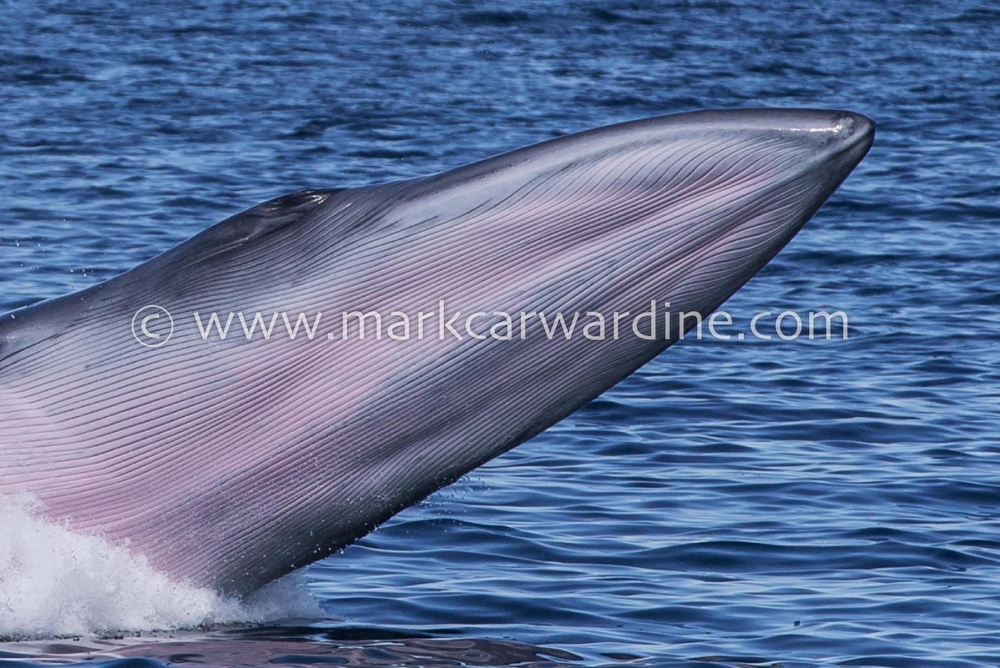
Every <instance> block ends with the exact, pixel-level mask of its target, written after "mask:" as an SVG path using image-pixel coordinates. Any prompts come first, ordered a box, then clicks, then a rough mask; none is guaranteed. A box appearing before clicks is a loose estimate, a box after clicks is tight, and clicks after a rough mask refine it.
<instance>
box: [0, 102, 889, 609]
mask: <svg viewBox="0 0 1000 668" xmlns="http://www.w3.org/2000/svg"><path fill="white" fill-rule="evenodd" d="M874 132H875V126H874V123H873V122H872V121H871V120H870V119H868V118H866V117H865V116H863V115H860V114H857V113H852V112H846V111H836V110H819V109H743V110H711V111H696V112H690V113H683V114H674V115H667V116H659V117H653V118H646V119H640V120H635V121H630V122H625V123H620V124H616V125H610V126H606V127H601V128H597V129H593V130H588V131H584V132H580V133H577V134H571V135H566V136H562V137H559V138H556V139H552V140H549V141H544V142H542V143H539V144H536V145H533V146H529V147H526V148H521V149H518V150H514V151H512V152H510V153H506V154H503V155H499V156H495V157H490V158H487V159H483V160H480V161H478V162H473V163H471V164H468V165H465V166H460V167H457V168H455V169H451V170H449V171H445V172H441V173H437V174H434V175H431V176H425V177H419V178H411V179H406V180H400V181H393V182H386V183H376V184H374V185H371V186H367V187H353V188H340V189H337V188H330V189H310V190H300V191H298V192H294V193H292V194H289V195H285V196H282V197H278V198H276V199H272V200H269V201H267V202H264V203H262V204H259V205H257V206H254V207H252V208H250V209H248V210H246V211H244V212H242V213H238V214H236V215H234V216H232V217H231V218H228V219H227V220H225V221H222V222H221V223H218V224H217V225H214V226H212V227H210V228H208V229H206V230H205V231H203V232H201V233H199V234H197V235H196V236H194V237H192V238H191V239H189V240H187V241H185V242H183V243H181V244H180V245H178V246H176V247H174V248H172V249H169V250H166V251H165V252H163V253H162V254H161V255H159V256H157V257H155V258H153V259H151V260H149V261H148V262H145V263H143V264H141V265H139V266H137V267H135V268H133V269H131V270H129V271H126V272H124V273H122V274H120V275H118V276H117V277H115V278H112V279H111V280H108V281H106V282H103V283H101V284H98V285H95V286H93V287H90V288H88V289H85V290H83V291H81V292H77V293H74V294H70V295H66V296H62V297H58V298H55V299H52V300H49V301H44V302H40V303H38V304H36V305H33V306H29V307H27V308H24V309H21V310H17V311H14V312H11V313H7V314H5V315H3V316H0V496H17V495H29V496H30V497H31V498H32V499H33V500H34V502H35V503H36V504H37V509H38V512H39V513H41V514H42V515H43V516H44V517H45V518H47V519H51V520H52V521H55V522H59V523H62V524H63V525H64V526H66V527H68V528H69V529H71V530H72V531H74V532H80V533H83V534H91V535H97V536H101V537H102V538H104V539H106V540H108V541H110V542H112V543H114V544H119V545H123V546H126V547H127V549H128V550H130V551H131V552H132V553H133V554H135V555H136V556H138V557H141V558H143V559H145V560H147V561H148V563H149V564H150V565H152V566H153V567H154V568H156V569H158V570H159V571H162V572H163V573H166V574H168V575H169V576H170V577H172V578H176V579H177V580H178V581H184V582H188V583H191V584H194V585H198V586H204V587H211V588H213V589H215V590H216V591H218V592H220V593H223V594H226V595H230V596H234V597H243V596H246V595H248V594H250V593H252V592H253V591H255V590H257V589H259V588H261V587H262V586H264V585H266V584H267V583H269V582H271V581H273V580H275V579H277V578H280V577H282V576H284V575H286V574H288V573H290V572H292V571H294V570H296V569H299V568H301V567H303V566H306V565H308V564H310V563H312V562H315V561H317V560H319V559H321V558H323V557H325V556H328V555H330V554H332V553H334V552H336V551H338V550H341V549H342V548H344V547H345V546H348V545H350V544H351V543H353V542H355V541H357V540H358V539H359V538H361V537H363V536H364V535H366V534H367V533H369V532H370V531H372V530H373V529H375V528H376V527H377V526H378V525H379V524H381V523H383V522H385V521H386V520H388V519H389V518H390V517H392V516H393V515H395V514H396V513H398V512H400V511H402V510H403V509H405V508H407V507H409V506H412V505H413V504H416V503H418V502H420V501H421V500H423V499H424V498H426V497H427V496H428V495H430V494H431V493H433V492H435V491H436V490H438V489H440V488H442V487H444V486H446V485H448V484H450V483H452V482H454V481H456V480H457V479H459V478H460V477H461V476H463V475H465V474H467V473H468V472H470V471H472V470H473V469H475V468H476V467H478V466H480V465H482V464H483V463H485V462H487V461H489V460H491V459H493V458H495V457H497V456H499V455H501V454H502V453H504V452H506V451H508V450H510V449H511V448H513V447H515V446H517V445H518V444H521V443H523V442H525V441H527V440H529V439H531V438H532V437H533V436H535V435H537V434H538V433H540V432H542V431H543V430H545V429H547V428H548V427H550V426H552V425H553V424H555V423H557V422H559V421H560V420H562V419H563V418H565V417H566V416H568V415H570V414H571V413H573V412H574V411H576V410H577V409H579V408H580V407H581V406H583V405H585V404H586V403H588V402H589V401H591V400H592V399H594V398H595V397H597V396H598V395H600V394H601V393H603V392H604V391H606V390H608V389H609V388H611V387H612V386H614V385H615V384H616V383H618V382H619V381H621V380H622V379H623V378H625V377H626V376H628V375H629V374H631V373H633V372H634V371H636V370H637V369H638V368H639V367H641V366H642V365H643V364H645V363H646V362H648V361H650V360H651V359H652V358H654V357H656V356H657V355H659V354H660V353H661V352H663V350H664V349H665V348H667V347H668V346H670V345H671V344H672V343H674V342H676V341H677V340H679V338H681V336H682V335H683V333H684V331H686V328H689V327H690V326H691V325H690V321H687V322H682V321H681V318H680V317H679V314H681V313H697V314H700V315H701V316H708V315H709V314H711V313H712V312H714V311H715V310H716V309H718V308H719V306H720V305H722V304H723V303H724V302H725V301H726V300H727V299H728V298H729V297H730V296H731V295H732V294H733V293H734V292H735V291H736V290H738V289H739V288H740V287H741V286H742V285H744V284H745V283H746V282H747V281H748V280H750V278H751V277H753V276H754V275H755V274H756V273H757V272H758V271H759V270H760V269H761V268H762V267H763V266H764V265H765V264H767V263H768V262H769V261H770V260H771V259H772V258H773V257H774V256H775V255H776V254H777V253H778V252H779V251H780V250H781V249H782V248H783V247H784V246H785V245H786V244H787V243H788V242H789V241H790V240H791V239H792V237H793V236H795V234H796V233H797V232H798V231H799V230H800V228H801V227H802V226H803V225H804V224H805V222H806V221H807V220H808V219H809V218H811V217H812V215H813V214H814V213H815V212H816V211H817V210H818V209H819V207H820V206H821V205H822V204H823V203H824V202H825V201H826V200H827V199H828V198H829V197H830V195H831V194H832V193H833V192H834V191H835V190H836V189H837V188H838V186H839V185H840V184H841V183H842V182H843V181H844V180H845V179H846V178H847V177H848V175H849V174H850V173H851V172H852V170H853V169H854V168H855V167H856V166H857V165H858V164H859V163H860V162H861V160H862V159H863V158H864V156H865V155H866V153H867V152H868V150H869V148H870V147H871V145H872V141H873V137H874ZM666 305H669V309H667V308H666ZM647 313H648V316H647V317H642V318H633V316H634V315H635V314H647ZM554 314H559V315H558V316H557V315H554ZM621 314H631V315H629V317H628V318H625V319H622V320H620V321H618V322H617V324H618V325H619V327H618V328H617V331H614V332H613V331H612V330H613V329H615V328H614V327H613V326H612V325H613V324H614V323H613V322H612V321H613V320H615V316H621ZM574 315H576V316H578V317H579V318H580V319H579V320H578V321H577V323H576V324H577V329H576V330H575V331H573V332H572V335H570V332H568V331H567V330H568V329H569V327H570V324H572V322H573V317H574ZM622 317H624V316H622ZM584 321H586V322H587V323H588V329H587V330H586V331H583V332H582V333H581V331H580V330H581V329H582V327H583V323H584ZM560 323H561V324H560ZM602 323H603V326H602ZM719 354H724V353H719Z"/></svg>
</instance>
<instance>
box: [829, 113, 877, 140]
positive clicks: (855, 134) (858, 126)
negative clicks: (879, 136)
mask: <svg viewBox="0 0 1000 668" xmlns="http://www.w3.org/2000/svg"><path fill="white" fill-rule="evenodd" d="M833 131H834V136H836V137H837V139H839V140H841V141H843V142H846V143H848V144H850V145H852V146H871V143H872V140H874V138H875V121H873V120H872V119H870V118H868V117H867V116H865V115H863V114H859V113H856V112H853V111H843V112H840V115H839V117H838V118H837V123H836V125H835V126H834V129H833Z"/></svg>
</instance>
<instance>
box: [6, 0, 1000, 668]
mask: <svg viewBox="0 0 1000 668" xmlns="http://www.w3.org/2000/svg"><path fill="white" fill-rule="evenodd" d="M0 19H2V20H0V119H2V123H0V311H5V310H7V309H12V308H15V307H19V306H23V305H27V304H31V303H34V302H36V301H38V300H41V299H45V298H50V297H55V296H58V295H61V294H64V293H67V292H69V291H73V290H78V289H81V288H85V287H87V286H91V285H94V284H95V283H97V282H99V281H102V280H105V279H108V278H111V277H113V276H115V275H117V274H119V273H120V272H122V271H124V270H126V269H128V268H130V267H132V266H134V265H135V264H137V263H139V262H142V261H144V260H146V259H149V258H150V257H152V256H154V255H155V254H157V253H159V252H162V251H164V250H166V249H168V248H170V247H171V246H172V245H174V244H176V243H178V242H180V241H182V240H183V239H185V238H187V237H189V236H191V235H192V234H194V233H196V232H198V231H200V230H202V229H203V228H205V227H207V226H208V225H210V224H212V223H214V222H217V221H219V220H221V219H223V218H224V217H226V216H228V215H231V214H233V213H236V212H238V211H240V210H242V209H245V208H247V207H248V206H250V205H252V204H255V203H257V202H260V201H262V200H265V199H268V198H270V197H273V196H276V195H280V194H283V193H286V192H290V191H293V190H297V189H300V188H304V187H331V186H345V185H360V184H367V183H372V182H377V181H382V180H387V179H395V178H401V177H408V176H415V175H421V174H427V173H431V172H435V171H439V170H442V169H446V168H449V167H454V166H457V165H460V164H462V163H465V162H469V161H472V160H474V159H478V158H483V157H486V156H489V155H491V154H495V153H498V152H502V151H505V150H509V149H513V148H516V147H518V146H521V145H525V144H529V143H533V142H536V141H540V140H544V139H547V138H550V137H554V136H558V135H561V134H565V133H568V132H573V131H577V130H582V129H585V128H589V127H594V126H599V125H605V124H608V123H613V122H617V121H623V120H628V119H633V118H638V117H643V116H650V115H658V114H664V113H671V112H679V111H688V110H693V109H701V108H711V107H725V108H741V107H757V106H785V107H808V106H816V107H833V108H846V109H850V110H854V111H858V112H861V113H864V114H866V115H868V116H871V117H872V118H874V119H875V120H876V121H877V123H878V128H879V131H878V136H877V139H876V143H875V146H874V148H873V149H872V151H871V153H870V155H869V156H868V158H867V159H866V160H865V162H864V163H863V164H862V165H861V166H860V167H859V168H858V169H857V170H856V172H855V173H854V174H853V175H852V176H851V178H850V179H849V180H848V181H847V182H846V183H845V184H844V185H843V186H842V188H841V189H840V190H839V191H838V192H837V193H836V194H835V195H834V197H833V198H832V199H831V201H830V202H829V203H828V204H827V205H826V206H824V208H823V209H822V210H821V211H820V212H819V213H818V214H817V215H816V217H815V219H814V220H813V221H812V222H811V223H810V224H809V225H807V226H806V228H805V229H804V230H803V232H802V233H801V234H800V235H799V236H798V237H797V238H796V239H795V240H794V241H793V242H792V243H791V244H790V245H789V246H788V248H787V249H786V250H785V251H784V252H783V253H782V254H781V255H780V256H779V257H778V258H777V259H776V260H774V261H773V262H772V263H771V264H770V265H769V266H768V267H767V268H765V269H764V270H763V271H762V272H761V273H760V274H759V275H758V277H756V278H755V279H754V280H753V281H751V283H750V284H749V285H747V287H746V288H745V289H743V290H742V291H741V292H739V293H738V294H737V295H736V296H735V297H733V298H732V299H731V300H730V302H729V303H728V304H727V306H726V308H727V310H728V311H729V312H731V313H733V314H734V315H736V316H738V317H740V318H746V319H749V317H750V316H751V315H753V314H754V313H756V312H758V311H771V312H773V313H775V314H777V313H780V312H781V311H784V310H793V311H796V312H798V313H803V314H804V313H807V312H808V311H810V310H823V309H825V310H838V309H839V310H843V311H845V312H847V313H848V314H849V317H850V334H849V337H848V338H847V339H846V340H830V341H827V340H813V341H809V340H805V339H798V340H795V341H787V342H786V341H783V340H781V339H779V338H777V337H775V338H773V339H772V340H770V341H764V340H758V339H755V338H753V337H747V338H745V339H744V340H742V341H738V340H730V341H718V340H701V341H698V340H686V341H684V342H682V343H680V344H678V345H676V346H674V347H672V348H671V349H670V350H668V351H667V352H666V353H664V354H663V355H662V356H660V357H659V358H658V359H656V360H655V361H653V362H652V363H650V364H649V365H647V366H646V367H645V368H643V369H642V370H641V371H640V372H638V373H637V374H635V375H634V376H632V377H631V378H629V379H628V380H627V381H625V382H624V383H622V384H621V385H619V386H618V387H616V388H615V389H613V390H611V391H609V392H608V393H607V394H606V395H604V396H603V397H602V398H600V399H598V400H596V401H594V402H593V403H592V404H590V405H589V406H587V407H586V408H584V409H582V410H580V411H579V412H578V413H577V414H575V415H574V416H573V417H571V418H570V419H568V420H566V421H564V422H563V423H561V424H560V425H558V426H557V427H555V428H553V429H550V430H549V431H548V432H546V433H544V434H542V435H541V436H539V437H538V438H535V439H534V440H533V441H531V442H529V443H527V444H525V445H523V446H521V447H519V448H518V449H516V450H515V451H513V452H511V453H510V454H508V455H506V456H504V457H501V458H500V459H498V460H496V461H494V462H492V463H491V464H489V465H488V466H486V467H484V468H483V469H480V470H478V471H476V472H475V473H474V474H472V475H471V476H469V477H468V478H466V479H463V480H462V481H460V482H459V483H457V484H456V485H454V486H452V487H450V488H448V489H446V490H443V491H442V492H440V493H438V494H436V495H434V496H433V497H431V498H430V499H429V500H428V501H426V502H424V503H423V504H421V505H419V506H417V507H414V508H411V509H409V510H407V511H405V512H403V513H402V514H400V515H399V516H397V517H396V518H395V519H394V520H392V521H391V522H390V523H388V524H387V525H385V526H384V527H382V528H381V529H380V530H379V531H378V532H376V533H374V534H372V535H370V536H368V537H367V538H365V539H364V540H362V541H361V542H360V543H359V544H357V545H355V546H353V547H351V548H349V549H347V550H345V551H344V552H343V553H341V554H338V555H335V556H333V557H331V558H329V559H327V560H325V561H323V562H321V563H319V564H317V565H315V566H313V567H311V568H310V569H309V571H308V579H309V585H308V586H309V588H310V589H311V591H312V592H313V593H314V594H315V596H316V597H317V598H318V599H319V600H320V602H321V604H322V606H323V608H324V610H325V611H326V612H327V613H328V621H325V622H315V623H311V624H309V625H308V626H305V627H296V626H287V627H283V628H282V627H277V628H269V629H249V630H230V631H219V632H217V637H216V638H215V644H214V645H212V647H213V648H214V649H213V650H212V652H210V651H208V650H207V649H206V647H204V646H201V647H199V646H198V645H197V644H195V645H194V646H193V647H191V648H188V650H187V651H186V652H180V651H178V652H175V653H174V654H173V655H170V656H154V657H153V658H146V659H121V660H120V661H111V662H110V665H112V666H116V668H122V667H124V666H129V665H133V664H135V665H137V666H154V665H163V664H165V663H168V662H171V663H191V662H198V661H201V662H205V663H214V664H217V665H254V664H258V665H263V664H264V663H266V662H268V661H270V662H271V663H275V664H292V663H299V664H314V663H330V664H333V665H378V666H391V665H400V666H404V665H405V666H417V665H421V666H430V665H435V666H438V665H440V666H459V665H473V666H515V665H516V666H529V665H535V666H542V665H546V666H548V665H563V664H568V665H582V666H598V665H643V666H668V665H689V664H690V665H728V666H733V665H754V666H756V665H777V664H780V665H784V666H799V665H816V664H823V665H855V666H956V667H958V666H996V665H998V664H1000V439H998V422H1000V401H998V387H1000V373H998V368H1000V347H998V343H997V337H998V335H1000V315H998V312H997V308H998V306H1000V241H998V223H1000V47H998V44H1000V10H998V9H997V8H996V7H995V6H994V5H993V4H992V3H988V2H974V1H972V0H951V1H949V2H918V1H916V0H904V1H901V2H896V3H892V4H887V5H883V3H874V2H869V3H859V2H851V1H848V0H824V1H823V2H805V1H800V2H772V3H750V2H745V3H743V2H726V1H711V0H687V1H681V0H677V1H673V2H632V1H623V0H612V1H608V2H594V1H589V0H584V1H581V2H551V3H542V2H533V1H530V0H508V1H504V2H492V3H474V2H446V1H443V0H434V1H432V2H413V1H412V0H393V1H392V2H386V1H384V0H373V1H371V2H367V3H359V4H352V3H310V2H305V1H304V0H287V1H282V2H273V1H264V0H243V1H240V2H235V1H233V2H223V1H218V2H213V1H209V0H205V1H203V2H190V3H186V2H185V3H169V2H160V1H154V2H150V3H141V4H139V3H132V2H124V1H118V2H113V1H112V2H103V3H95V2H64V1H54V0H41V1H38V2H28V1H27V0H21V1H18V0H14V1H12V2H5V3H2V4H0ZM281 643H284V644H281ZM275 647H277V649H275ZM220 648H221V649H220ZM2 651H3V650H2V649H0V654H2ZM213 652H214V653H213Z"/></svg>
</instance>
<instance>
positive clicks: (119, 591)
mask: <svg viewBox="0 0 1000 668" xmlns="http://www.w3.org/2000/svg"><path fill="white" fill-rule="evenodd" d="M38 511H39V504H38V503H36V502H35V501H34V500H32V499H31V498H30V497H27V496H24V497H17V498H10V497H2V496H0V638H39V637H55V636H67V635H82V634H92V633H109V632H122V631H146V630H166V629H178V628H192V627H198V626H206V625H217V624H234V623H251V624H259V623H266V622H273V621H277V620H280V619H287V618H291V617H294V618H304V617H305V618H311V617H316V616H318V615H319V614H320V609H319V606H318V604H317V603H316V602H315V601H314V600H313V599H312V598H310V597H309V595H308V594H307V593H306V592H305V590H304V588H303V587H301V586H299V583H298V582H297V580H296V579H295V578H291V579H290V578H286V579H284V580H281V581H279V582H276V583H274V584H272V585H271V586H269V587H267V588H265V589H263V590H261V591H260V592H258V593H257V594H256V595H254V596H253V597H251V598H250V599H248V600H246V601H242V602H241V601H238V600H235V599H228V598H223V597H221V596H219V595H218V594H217V593H215V592H214V591H212V590H210V589H206V588H200V587H194V586H191V585H187V584H183V583H178V582H174V581H172V580H171V579H170V578H169V577H167V576H166V575H164V574H162V573H160V572H158V571H157V570H155V569H154V568H153V567H152V566H150V565H149V563H148V562H147V561H146V560H145V559H144V558H142V557H136V556H135V555H133V554H131V553H130V552H129V551H128V550H127V549H126V548H124V547H122V546H120V545H112V544H110V543H109V542H107V541H105V540H104V539H102V538H100V537H99V536H92V535H82V534H78V533H73V532H72V531H70V530H69V529H68V528H67V527H66V525H65V524H60V523H54V522H51V521H48V520H45V519H43V518H41V517H40V515H39V512H38Z"/></svg>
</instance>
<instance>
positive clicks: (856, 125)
mask: <svg viewBox="0 0 1000 668" xmlns="http://www.w3.org/2000/svg"><path fill="white" fill-rule="evenodd" d="M809 131H810V132H817V133H820V134H822V135H823V136H824V139H823V142H822V144H823V145H824V146H826V147H829V148H831V149H833V150H834V151H836V152H837V153H839V152H841V151H847V152H850V153H852V154H857V160H858V161H860V160H861V158H862V157H864V155H865V154H866V153H867V152H868V149H869V148H871V145H872V142H873V141H874V139H875V121H873V120H872V119H870V118H868V117H867V116H865V115H863V114H859V113H856V112H853V111H836V112H833V113H832V115H831V116H830V117H828V118H826V119H823V121H822V122H819V123H816V124H814V125H813V126H812V127H810V128H809Z"/></svg>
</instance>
